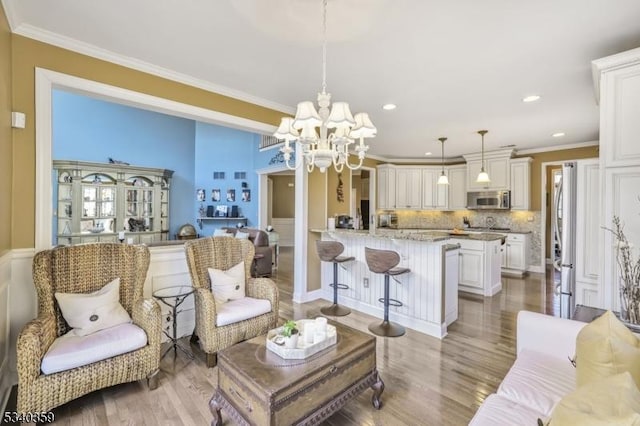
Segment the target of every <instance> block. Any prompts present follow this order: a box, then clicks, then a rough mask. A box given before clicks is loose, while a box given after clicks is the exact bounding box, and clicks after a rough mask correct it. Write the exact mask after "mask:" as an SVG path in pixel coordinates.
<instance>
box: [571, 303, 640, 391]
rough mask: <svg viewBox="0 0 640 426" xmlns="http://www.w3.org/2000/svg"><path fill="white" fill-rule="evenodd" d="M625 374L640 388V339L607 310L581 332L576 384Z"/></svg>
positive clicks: (577, 339)
mask: <svg viewBox="0 0 640 426" xmlns="http://www.w3.org/2000/svg"><path fill="white" fill-rule="evenodd" d="M625 371H628V372H629V373H630V374H631V377H632V378H633V380H634V381H635V382H636V385H637V386H640V340H638V338H637V337H636V336H634V334H633V333H632V332H631V331H630V330H629V329H628V328H627V327H625V325H624V324H623V323H622V322H620V320H619V319H618V318H616V316H615V315H614V314H613V313H612V312H611V311H607V312H606V313H605V314H603V315H602V316H600V317H599V318H596V319H595V320H594V321H592V322H591V323H589V324H587V325H586V326H585V327H584V328H582V330H580V332H579V333H578V337H577V338H576V385H577V386H578V387H580V386H582V385H585V384H587V383H589V382H591V381H593V380H596V379H599V378H604V377H608V376H612V375H614V374H619V373H623V372H625Z"/></svg>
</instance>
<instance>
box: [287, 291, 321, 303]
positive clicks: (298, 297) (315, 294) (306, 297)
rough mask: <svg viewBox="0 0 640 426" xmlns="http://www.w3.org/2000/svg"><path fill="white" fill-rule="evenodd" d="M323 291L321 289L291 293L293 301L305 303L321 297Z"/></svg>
mask: <svg viewBox="0 0 640 426" xmlns="http://www.w3.org/2000/svg"><path fill="white" fill-rule="evenodd" d="M322 295H323V292H322V289H318V290H313V291H307V292H306V293H294V294H293V302H294V303H307V302H311V301H313V300H318V299H322V298H323V297H322Z"/></svg>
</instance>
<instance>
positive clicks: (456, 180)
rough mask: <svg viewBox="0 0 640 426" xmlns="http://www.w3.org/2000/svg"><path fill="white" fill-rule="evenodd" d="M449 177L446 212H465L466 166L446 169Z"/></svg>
mask: <svg viewBox="0 0 640 426" xmlns="http://www.w3.org/2000/svg"><path fill="white" fill-rule="evenodd" d="M447 173H448V177H449V188H448V192H449V204H448V205H447V210H466V208H467V166H466V165H464V164H462V165H459V166H450V167H447Z"/></svg>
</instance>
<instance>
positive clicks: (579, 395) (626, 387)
mask: <svg viewBox="0 0 640 426" xmlns="http://www.w3.org/2000/svg"><path fill="white" fill-rule="evenodd" d="M549 425H550V426H565V425H567V426H575V425H580V426H605V425H607V426H611V425H616V426H627V425H628V426H640V391H639V390H638V388H637V386H636V384H635V382H634V381H633V379H632V378H631V375H630V374H629V373H628V372H625V373H622V374H616V375H614V376H609V377H606V378H604V379H596V380H593V381H591V382H589V383H588V384H586V385H584V386H582V387H580V388H578V389H576V390H575V391H573V392H571V393H570V394H568V395H566V396H565V397H564V398H562V399H561V400H560V402H558V404H557V405H556V406H555V408H554V409H553V412H552V413H551V422H550V423H549Z"/></svg>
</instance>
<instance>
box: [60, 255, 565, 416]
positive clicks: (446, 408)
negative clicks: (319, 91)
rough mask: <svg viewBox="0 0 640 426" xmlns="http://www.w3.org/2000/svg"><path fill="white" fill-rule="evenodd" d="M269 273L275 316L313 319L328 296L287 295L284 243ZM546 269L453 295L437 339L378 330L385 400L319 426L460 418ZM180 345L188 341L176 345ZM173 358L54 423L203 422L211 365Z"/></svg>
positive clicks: (495, 375) (347, 320) (537, 304)
mask: <svg viewBox="0 0 640 426" xmlns="http://www.w3.org/2000/svg"><path fill="white" fill-rule="evenodd" d="M280 256H281V257H280V264H279V266H280V267H279V269H278V271H277V273H276V275H275V276H274V279H275V280H276V282H277V283H278V287H279V288H280V294H281V304H280V316H281V317H283V318H292V317H293V318H295V319H299V318H305V317H315V316H317V315H318V314H319V309H320V307H322V306H324V305H326V304H327V302H326V301H314V302H311V303H307V304H304V305H299V304H293V303H292V302H291V294H292V290H293V289H292V281H293V280H292V277H293V268H292V266H293V262H292V257H293V251H292V249H291V248H282V249H281V251H280ZM553 287H554V285H553V274H552V273H551V272H548V273H547V274H546V276H545V275H542V274H533V275H530V276H528V277H526V278H524V279H518V278H506V277H504V278H503V290H502V291H501V292H500V293H499V294H497V295H496V296H494V297H492V298H484V297H480V296H474V295H468V294H466V293H461V294H460V297H459V318H458V320H457V321H456V322H455V323H454V324H453V325H452V326H451V327H449V335H448V336H447V337H445V338H444V339H443V340H438V339H436V338H433V337H429V336H426V335H424V334H421V333H418V332H414V331H412V330H408V331H407V334H406V335H404V336H403V337H399V338H380V337H378V338H377V339H378V342H377V343H378V347H377V351H378V353H377V355H378V370H379V372H380V374H381V376H382V379H383V380H384V382H385V390H384V392H383V394H382V401H383V407H382V409H381V410H379V411H377V410H375V409H373V407H372V406H371V402H370V398H371V393H370V392H369V391H367V392H365V393H363V394H362V395H360V396H359V397H358V398H357V399H355V400H353V401H351V402H350V403H349V404H347V405H346V406H345V407H344V408H343V409H342V410H341V411H339V412H338V413H336V414H335V415H333V416H332V417H331V418H329V419H328V420H327V421H326V422H325V423H324V424H325V425H403V424H404V425H465V424H467V423H468V422H469V420H470V419H471V417H472V416H473V415H474V413H475V411H476V409H477V408H478V406H479V405H480V404H481V403H482V401H483V400H484V398H485V397H486V396H487V395H489V394H490V393H492V392H494V391H495V390H496V389H497V387H498V385H499V383H500V382H501V381H502V379H503V377H504V376H505V374H506V373H507V371H508V369H509V368H510V366H511V364H512V363H513V361H514V358H515V317H516V314H517V312H518V311H520V310H522V309H526V310H531V311H536V312H546V313H549V314H553V313H555V312H557V310H558V303H557V298H556V296H554V294H553V291H552V289H553ZM334 319H335V320H336V321H338V322H341V323H344V324H347V325H349V326H351V327H355V328H357V329H359V330H361V331H365V332H367V325H368V324H369V323H370V322H372V321H375V320H377V318H374V317H371V316H369V315H365V314H361V313H359V312H352V314H350V315H348V316H346V317H341V318H334ZM183 343H184V344H185V345H188V340H187V339H184V342H183ZM192 349H193V351H194V353H195V355H196V359H195V360H193V361H189V360H187V359H186V357H184V356H180V355H179V356H178V359H177V361H176V364H175V367H174V365H173V358H172V357H170V356H167V357H166V358H165V359H164V360H163V361H162V365H161V368H162V372H161V375H160V386H159V387H158V389H157V390H154V391H148V390H147V387H146V383H143V382H138V383H129V384H123V385H119V386H114V387H112V388H109V389H106V390H102V391H97V392H94V393H92V394H90V395H87V396H85V397H82V398H79V399H77V400H75V401H72V402H70V403H68V404H66V405H64V406H62V407H59V408H57V409H56V410H54V412H55V415H56V422H55V423H56V424H60V425H123V424H124V425H182V424H184V425H206V424H209V423H210V421H211V418H212V417H211V414H210V413H209V409H208V402H209V399H210V397H211V395H212V392H213V388H214V383H215V379H216V374H217V370H216V369H215V368H214V369H207V368H206V366H205V363H204V359H203V357H202V354H201V352H200V351H199V349H198V348H195V347H192ZM222 416H223V420H224V422H225V424H229V425H230V424H233V423H231V421H230V420H229V418H228V417H227V416H226V414H225V412H224V411H223V412H222Z"/></svg>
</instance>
